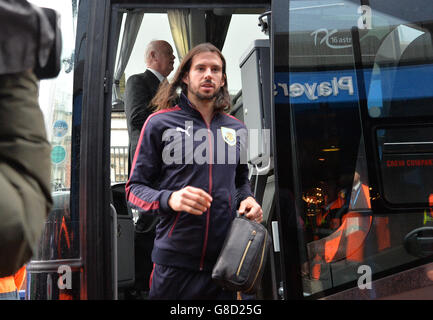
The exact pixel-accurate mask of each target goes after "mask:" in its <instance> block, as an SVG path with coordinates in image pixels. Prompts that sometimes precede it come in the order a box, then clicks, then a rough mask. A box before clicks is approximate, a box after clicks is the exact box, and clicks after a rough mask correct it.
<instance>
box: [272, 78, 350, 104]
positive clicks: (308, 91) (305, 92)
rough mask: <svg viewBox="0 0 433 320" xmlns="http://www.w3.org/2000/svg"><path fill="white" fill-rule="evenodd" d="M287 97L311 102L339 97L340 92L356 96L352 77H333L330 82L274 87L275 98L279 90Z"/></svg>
mask: <svg viewBox="0 0 433 320" xmlns="http://www.w3.org/2000/svg"><path fill="white" fill-rule="evenodd" d="M279 88H280V89H282V93H283V95H284V96H285V97H288V96H290V97H291V98H299V97H303V96H305V97H306V98H307V99H308V100H309V101H314V100H317V99H318V98H319V97H329V96H338V95H339V94H340V91H344V93H345V94H348V95H350V96H352V95H353V94H354V87H353V79H352V76H342V77H333V78H332V79H330V81H322V82H312V83H308V82H304V83H301V82H294V83H292V84H290V85H289V84H288V83H284V82H283V83H281V82H278V83H277V84H276V85H274V96H277V95H278V93H279V90H277V89H279Z"/></svg>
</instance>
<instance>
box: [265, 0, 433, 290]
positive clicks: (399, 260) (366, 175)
mask: <svg viewBox="0 0 433 320" xmlns="http://www.w3.org/2000/svg"><path fill="white" fill-rule="evenodd" d="M287 3H288V4H285V6H286V8H287V10H286V11H287V12H283V13H280V12H279V13H278V14H275V13H273V15H274V21H275V24H276V26H277V30H276V38H275V39H276V41H275V44H274V46H275V47H276V48H277V47H278V48H283V49H281V50H278V51H277V50H275V55H274V61H275V66H274V71H275V72H274V81H275V84H274V89H275V91H274V95H275V97H274V101H275V123H276V138H277V146H276V148H277V156H276V157H277V159H276V161H277V170H278V178H279V184H280V186H279V188H280V191H279V193H280V201H282V203H288V200H287V199H290V198H291V197H290V195H286V194H284V192H293V193H294V195H295V197H294V199H295V201H298V199H299V200H300V201H298V202H297V203H296V205H294V206H293V208H295V209H296V210H297V220H296V221H297V228H298V230H300V232H299V239H298V243H299V248H298V249H299V252H300V253H299V256H300V268H301V274H302V293H303V295H304V296H305V297H310V298H314V297H321V296H325V295H329V294H331V293H337V292H338V291H341V290H343V289H342V288H345V289H347V288H351V287H357V285H358V280H359V279H360V276H361V274H362V272H361V273H360V271H359V270H364V269H363V268H367V269H368V270H369V271H368V272H369V274H370V275H372V276H373V277H375V276H376V275H378V274H380V275H387V274H388V275H389V274H391V273H392V272H393V271H392V270H393V269H394V270H395V269H396V268H397V269H398V268H401V269H404V268H408V266H409V265H410V264H411V263H421V262H420V261H421V260H419V259H420V258H421V255H417V254H414V252H410V251H408V250H406V249H405V243H404V241H405V240H404V239H405V236H406V235H407V234H409V233H410V232H411V231H412V230H414V229H416V228H418V227H422V226H425V225H429V224H430V223H431V220H429V219H425V218H424V216H425V215H424V213H422V212H421V211H420V210H410V209H409V208H410V204H414V203H418V204H419V203H423V204H424V205H425V207H428V199H429V197H428V196H429V194H432V193H433V185H432V183H431V181H432V178H433V172H432V171H431V167H432V166H431V165H430V163H431V161H432V159H433V156H432V155H433V148H432V147H431V146H432V145H433V141H432V138H431V137H432V134H433V132H432V128H431V127H430V126H429V125H428V124H426V123H423V122H422V117H424V121H425V122H428V120H427V119H430V118H428V117H429V116H431V115H433V113H432V111H431V110H432V109H431V108H430V105H431V102H432V94H431V92H433V90H432V89H433V88H432V87H431V86H432V83H433V81H432V80H433V79H432V72H431V71H430V68H431V61H433V60H432V56H433V50H432V48H433V47H432V38H431V30H432V22H431V21H432V18H433V14H432V13H431V11H428V12H429V13H430V14H431V16H429V13H427V12H422V13H421V12H420V11H417V10H419V9H420V8H423V7H424V6H427V2H426V1H415V2H411V4H410V5H409V4H403V3H402V2H398V6H397V7H399V8H400V9H399V10H400V11H401V12H403V11H404V12H406V11H405V10H407V11H410V14H409V15H408V16H405V17H404V18H403V16H402V15H401V14H399V13H398V11H396V10H395V7H396V6H394V4H391V2H386V1H369V6H365V5H362V4H361V2H360V1H351V0H344V1H338V2H336V1H302V0H299V1H297V0H294V1H287ZM403 7H404V8H403ZM273 10H275V9H273ZM421 11H422V10H421ZM408 17H410V19H409V18H408ZM287 21H289V22H288V23H287ZM354 27H355V28H356V30H357V32H358V34H359V37H358V38H354V36H353V30H354ZM355 41H357V42H356V43H354V42H355ZM355 44H356V45H357V46H358V47H359V52H357V51H356V50H355ZM284 48H286V49H285V50H284ZM358 62H360V63H358ZM360 74H361V75H362V77H360V76H359V75H360ZM360 80H362V82H360ZM363 89H365V92H362V91H361V90H363ZM363 97H366V99H365V100H366V101H363V100H362V99H363ZM364 102H365V108H366V114H367V115H368V117H367V118H368V119H367V118H366V117H364V114H363V111H362V110H363V109H362V108H363V107H364V104H363V103H364ZM406 117H412V120H411V121H412V122H411V123H410V124H411V125H410V126H405V125H403V124H404V121H407V120H406V119H407V118H406ZM366 119H367V120H366ZM378 119H380V120H378ZM368 121H370V122H368ZM372 121H383V123H382V122H374V123H373V122H372ZM385 122H386V125H385ZM287 123H290V125H291V126H292V128H288V129H287V128H285V127H287ZM370 123H372V124H371V125H370ZM419 123H421V124H419ZM418 124H419V125H418ZM373 125H375V126H376V127H374V126H373ZM370 129H371V132H374V137H373V138H372V139H370V136H369V135H366V134H365V132H366V131H367V130H370ZM283 136H284V137H283ZM279 139H281V140H286V141H288V140H290V139H293V142H292V144H291V151H290V152H291V153H290V152H289V153H288V150H286V149H285V148H287V146H286V147H283V146H282V145H281V144H278V140H279ZM371 150H374V152H375V153H372V152H371ZM374 155H376V157H374ZM285 163H286V164H287V163H290V164H293V172H294V173H293V179H295V180H294V185H293V186H291V185H290V183H286V182H285V181H286V180H289V179H290V177H292V174H291V173H289V171H288V169H286V168H284V164H285ZM372 168H379V169H378V170H377V171H373V170H372ZM281 190H283V191H281ZM286 190H287V191H286ZM377 190H379V191H377ZM378 198H380V199H378ZM384 198H385V200H383V199H384ZM282 199H283V200H282ZM379 200H380V201H388V202H390V203H392V204H397V205H404V206H406V208H407V210H406V211H400V214H390V213H389V211H386V210H384V211H381V210H380V208H379V207H377V206H375V203H376V202H377V201H379ZM284 208H285V207H284V205H283V206H280V210H281V212H280V215H285V214H286V215H288V214H289V212H284ZM426 212H427V213H428V212H430V211H429V210H428V209H427V211H426ZM286 221H289V220H286ZM285 227H287V228H288V227H289V226H288V225H287V226H282V227H281V229H283V230H284V228H285ZM288 247H290V245H288ZM424 256H425V255H424ZM424 256H423V257H424ZM360 268H361V269H360ZM370 281H371V278H370ZM287 290H290V288H287ZM367 294H368V295H369V297H370V298H374V297H375V294H376V292H375V291H374V290H373V291H369V292H368V293H367Z"/></svg>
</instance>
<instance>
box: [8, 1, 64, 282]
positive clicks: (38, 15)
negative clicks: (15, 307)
mask: <svg viewBox="0 0 433 320" xmlns="http://www.w3.org/2000/svg"><path fill="white" fill-rule="evenodd" d="M57 19H58V16H57V14H56V12H55V11H54V10H51V9H42V8H39V7H37V6H34V5H31V4H29V3H28V2H27V1H24V0H2V1H0V30H1V33H0V190H1V192H0V278H4V277H7V276H11V275H16V274H17V271H18V270H20V269H22V267H23V265H24V264H25V263H26V262H28V261H29V260H30V258H31V257H32V255H33V254H34V253H35V251H36V248H37V246H38V242H39V238H40V235H41V233H42V230H43V227H44V222H45V218H46V216H47V214H48V212H49V211H50V209H51V206H52V199H51V190H50V171H51V162H50V152H51V146H50V144H49V142H48V141H47V137H46V130H45V125H44V119H43V114H42V112H41V110H40V108H39V104H38V78H39V79H43V78H51V77H55V76H57V74H58V72H59V70H60V47H61V39H60V31H59V30H58V27H57Z"/></svg>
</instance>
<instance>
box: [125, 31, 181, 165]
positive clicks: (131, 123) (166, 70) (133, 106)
mask: <svg viewBox="0 0 433 320" xmlns="http://www.w3.org/2000/svg"><path fill="white" fill-rule="evenodd" d="M145 58H146V65H147V70H146V71H145V72H143V73H139V74H134V75H132V76H131V77H129V78H128V81H127V82H126V89H125V113H126V121H127V127H128V134H129V157H128V163H129V170H130V169H131V164H132V160H133V159H134V153H135V149H136V147H137V143H138V139H139V137H140V132H141V128H142V127H143V124H144V122H145V121H146V119H147V117H148V116H149V115H150V114H151V113H152V108H151V106H149V103H150V101H151V100H152V98H153V97H154V96H155V94H156V92H157V91H158V87H159V85H160V83H161V82H162V81H163V80H164V79H165V78H166V77H167V76H168V75H169V74H170V72H171V71H173V64H174V59H175V56H174V55H173V49H172V47H171V46H170V44H169V43H168V42H166V41H163V40H154V41H152V42H150V43H149V45H148V46H147V48H146V53H145Z"/></svg>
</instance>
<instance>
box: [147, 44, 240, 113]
mask: <svg viewBox="0 0 433 320" xmlns="http://www.w3.org/2000/svg"><path fill="white" fill-rule="evenodd" d="M202 52H214V53H216V54H218V56H219V57H220V58H221V61H222V63H223V66H222V73H223V79H224V86H222V87H221V88H220V90H219V91H218V93H217V95H216V97H215V104H214V111H215V112H229V111H230V108H231V102H230V95H229V92H228V89H227V75H226V60H225V59H224V56H223V55H222V53H221V51H220V50H219V49H218V48H217V47H215V46H214V45H213V44H211V43H202V44H199V45H197V46H195V47H194V48H192V49H191V50H190V51H189V52H188V54H187V55H186V56H185V57H184V58H183V60H182V62H181V64H180V65H179V67H178V68H177V71H176V74H175V76H174V78H173V80H172V82H171V83H169V82H168V81H164V82H163V83H162V84H161V85H160V87H159V89H158V92H157V93H156V95H155V97H154V98H153V99H152V101H151V102H150V105H151V106H153V108H154V111H155V112H156V111H159V110H163V109H167V108H171V107H173V106H174V105H175V104H176V103H177V101H178V98H179V94H178V90H179V89H180V91H181V92H182V93H184V94H185V95H186V96H187V95H188V86H187V85H186V83H184V82H183V80H182V79H183V78H184V76H185V74H187V73H188V72H189V70H190V68H191V64H192V59H193V58H194V56H196V55H197V54H199V53H202Z"/></svg>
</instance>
